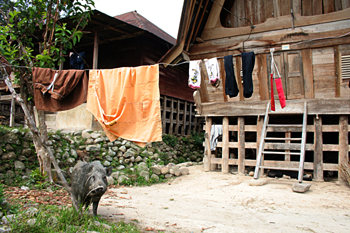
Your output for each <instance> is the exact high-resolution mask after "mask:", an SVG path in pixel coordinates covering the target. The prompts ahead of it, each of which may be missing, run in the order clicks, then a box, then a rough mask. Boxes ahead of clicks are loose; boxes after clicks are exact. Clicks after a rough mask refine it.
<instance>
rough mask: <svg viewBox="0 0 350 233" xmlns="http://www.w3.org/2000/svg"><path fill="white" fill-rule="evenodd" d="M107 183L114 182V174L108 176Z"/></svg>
mask: <svg viewBox="0 0 350 233" xmlns="http://www.w3.org/2000/svg"><path fill="white" fill-rule="evenodd" d="M107 184H108V185H110V184H114V178H113V177H112V176H107Z"/></svg>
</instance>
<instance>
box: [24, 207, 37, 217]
mask: <svg viewBox="0 0 350 233" xmlns="http://www.w3.org/2000/svg"><path fill="white" fill-rule="evenodd" d="M37 213H39V210H38V209H37V208H35V207H29V208H28V209H27V210H26V214H28V215H29V216H34V215H36V214H37Z"/></svg>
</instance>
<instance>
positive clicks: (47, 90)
mask: <svg viewBox="0 0 350 233" xmlns="http://www.w3.org/2000/svg"><path fill="white" fill-rule="evenodd" d="M56 74H57V75H56ZM33 83H34V102H35V106H36V108H37V109H38V110H43V111H50V112H58V111H64V110H69V109H72V108H75V107H77V106H79V105H80V104H82V103H84V102H86V99H87V90H88V77H87V74H86V72H85V71H84V70H51V69H49V68H38V67H35V68H33Z"/></svg>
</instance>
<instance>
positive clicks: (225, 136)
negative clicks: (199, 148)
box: [221, 117, 229, 173]
mask: <svg viewBox="0 0 350 233" xmlns="http://www.w3.org/2000/svg"><path fill="white" fill-rule="evenodd" d="M228 125H229V118H228V117H223V119H222V166H221V171H222V172H223V173H228V172H229V165H228V157H229V148H228V144H229V130H228V128H229V127H228Z"/></svg>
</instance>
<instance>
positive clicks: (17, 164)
mask: <svg viewBox="0 0 350 233" xmlns="http://www.w3.org/2000/svg"><path fill="white" fill-rule="evenodd" d="M25 168H26V167H25V165H24V163H22V162H21V161H15V169H20V170H24V169H25Z"/></svg>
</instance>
